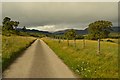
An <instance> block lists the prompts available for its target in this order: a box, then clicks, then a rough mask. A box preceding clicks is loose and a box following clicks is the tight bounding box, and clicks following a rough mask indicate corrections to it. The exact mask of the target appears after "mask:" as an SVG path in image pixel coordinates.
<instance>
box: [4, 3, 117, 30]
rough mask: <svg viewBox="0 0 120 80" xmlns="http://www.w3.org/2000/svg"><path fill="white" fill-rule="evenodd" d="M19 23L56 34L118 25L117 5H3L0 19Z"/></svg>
mask: <svg viewBox="0 0 120 80" xmlns="http://www.w3.org/2000/svg"><path fill="white" fill-rule="evenodd" d="M5 16H8V17H10V18H11V19H12V20H17V21H19V22H20V25H19V26H20V27H23V26H26V27H27V28H29V29H38V30H47V31H57V30H62V29H68V28H74V29H85V28H86V27H87V25H88V24H89V23H91V22H94V21H96V20H108V21H111V22H113V25H114V26H117V25H118V3H117V2H71V3H70V2H52V3H51V2H4V3H2V17H3V18H4V17H5Z"/></svg>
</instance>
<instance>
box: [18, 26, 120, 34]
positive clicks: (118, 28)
mask: <svg viewBox="0 0 120 80" xmlns="http://www.w3.org/2000/svg"><path fill="white" fill-rule="evenodd" d="M17 30H18V31H23V30H22V29H21V28H17ZM68 30H69V29H66V30H60V31H56V32H53V33H51V32H49V31H39V30H35V29H32V30H30V29H26V30H25V31H26V32H30V33H42V34H54V35H62V34H64V33H65V32H67V31H68ZM112 30H113V31H111V32H112V33H118V32H119V31H120V27H112ZM75 31H76V33H77V34H80V35H85V34H88V31H87V28H86V29H84V30H78V29H75Z"/></svg>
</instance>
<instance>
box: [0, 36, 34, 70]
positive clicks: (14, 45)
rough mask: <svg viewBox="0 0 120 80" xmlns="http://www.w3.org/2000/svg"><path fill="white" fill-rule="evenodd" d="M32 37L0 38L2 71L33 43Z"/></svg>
mask: <svg viewBox="0 0 120 80" xmlns="http://www.w3.org/2000/svg"><path fill="white" fill-rule="evenodd" d="M34 40H35V38H33V37H21V36H10V37H6V36H2V69H3V71H4V70H5V69H6V68H7V67H8V66H9V65H10V64H11V63H12V62H13V61H14V59H16V58H17V57H18V56H19V55H20V54H21V52H22V51H23V50H25V49H26V48H27V47H29V46H30V44H31V43H33V42H34Z"/></svg>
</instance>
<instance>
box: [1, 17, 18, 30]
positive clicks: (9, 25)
mask: <svg viewBox="0 0 120 80" xmlns="http://www.w3.org/2000/svg"><path fill="white" fill-rule="evenodd" d="M18 24H19V22H17V21H11V18H9V17H5V18H4V19H3V30H13V29H14V27H15V29H16V28H17V26H18Z"/></svg>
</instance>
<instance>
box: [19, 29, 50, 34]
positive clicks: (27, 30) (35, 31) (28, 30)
mask: <svg viewBox="0 0 120 80" xmlns="http://www.w3.org/2000/svg"><path fill="white" fill-rule="evenodd" d="M17 30H18V31H23V30H22V29H21V28H17ZM25 32H29V33H41V34H51V33H50V32H48V31H39V30H35V29H32V30H30V29H26V30H25Z"/></svg>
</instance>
